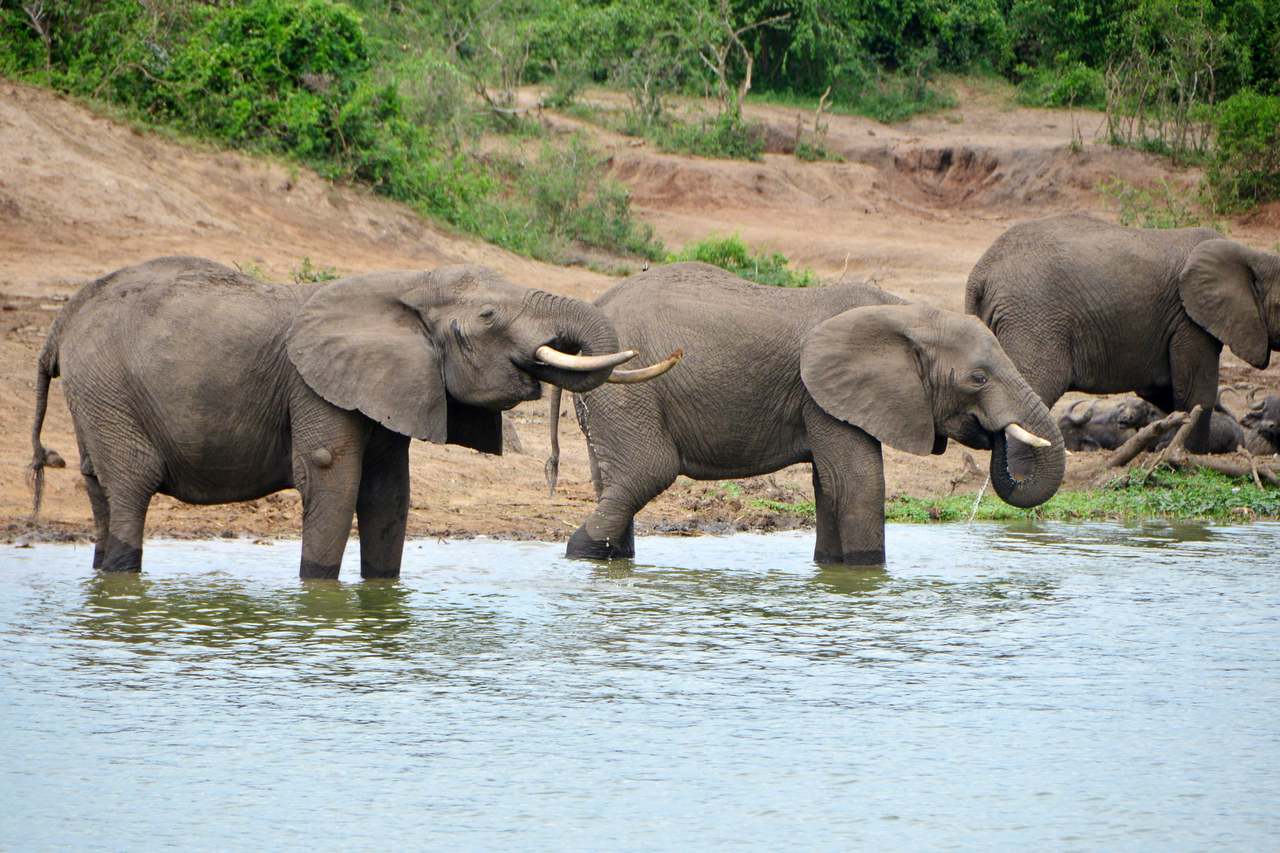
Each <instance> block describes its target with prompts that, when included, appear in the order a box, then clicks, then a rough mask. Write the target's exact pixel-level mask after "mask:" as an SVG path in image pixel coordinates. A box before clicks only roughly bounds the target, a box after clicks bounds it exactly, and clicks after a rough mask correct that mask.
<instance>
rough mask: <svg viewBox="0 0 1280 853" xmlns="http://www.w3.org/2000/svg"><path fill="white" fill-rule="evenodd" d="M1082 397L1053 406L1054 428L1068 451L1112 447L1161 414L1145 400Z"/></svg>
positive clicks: (1161, 413)
mask: <svg viewBox="0 0 1280 853" xmlns="http://www.w3.org/2000/svg"><path fill="white" fill-rule="evenodd" d="M1083 403H1085V401H1084V400H1076V401H1075V402H1074V403H1072V404H1071V405H1070V406H1054V407H1053V409H1052V410H1051V411H1052V412H1053V413H1054V415H1055V417H1057V419H1058V429H1059V430H1060V431H1061V432H1062V440H1063V443H1064V444H1065V445H1066V448H1067V450H1069V451H1071V452H1072V453H1076V452H1079V451H1089V450H1115V449H1116V448H1117V447H1119V446H1120V445H1122V444H1124V443H1125V442H1126V441H1128V440H1129V439H1130V438H1132V437H1133V436H1134V435H1135V434H1136V433H1137V432H1138V430H1140V429H1142V428H1143V427H1144V426H1146V425H1147V424H1149V423H1153V422H1155V421H1158V420H1160V418H1162V417H1163V416H1164V413H1163V412H1161V411H1160V410H1159V409H1157V408H1156V407H1155V406H1153V405H1151V404H1150V403H1148V402H1147V401H1146V400H1143V399H1140V398H1138V397H1124V398H1121V399H1119V400H1091V401H1089V402H1088V405H1087V406H1085V407H1084V408H1081V404H1083Z"/></svg>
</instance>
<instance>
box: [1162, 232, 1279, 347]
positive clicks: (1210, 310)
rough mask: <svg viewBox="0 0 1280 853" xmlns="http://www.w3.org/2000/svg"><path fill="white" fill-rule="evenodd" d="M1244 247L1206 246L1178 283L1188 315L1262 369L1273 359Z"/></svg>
mask: <svg viewBox="0 0 1280 853" xmlns="http://www.w3.org/2000/svg"><path fill="white" fill-rule="evenodd" d="M1246 252H1247V250H1246V249H1245V247H1244V246H1241V245H1240V244H1239V243H1236V242H1234V241H1232V240H1206V241H1205V242H1203V243H1201V244H1200V245H1198V246H1196V247H1195V249H1193V250H1192V252H1191V255H1190V256H1189V257H1188V258H1187V262H1186V264H1184V265H1183V267H1182V274H1181V275H1180V276H1179V278H1178V294H1179V296H1180V297H1181V298H1182V307H1183V308H1185V309H1186V312H1187V315H1188V316H1189V317H1191V319H1192V320H1194V321H1195V322H1196V325H1198V326H1200V327H1202V328H1203V329H1205V331H1207V332H1208V333H1209V334H1211V335H1213V336H1214V337H1215V338H1217V339H1218V340H1220V341H1222V342H1223V343H1224V344H1226V345H1227V346H1229V347H1231V351H1232V352H1234V353H1235V354H1236V355H1238V356H1240V357H1241V358H1242V359H1244V360H1245V361H1247V362H1249V363H1250V364H1252V365H1253V366H1254V367H1257V368H1259V369H1261V368H1264V367H1266V366H1267V363H1268V362H1269V361H1270V359H1271V347H1270V341H1269V340H1268V336H1267V326H1266V323H1265V321H1264V320H1263V318H1262V305H1261V302H1260V301H1259V298H1258V295H1257V291H1256V289H1255V287H1254V280H1253V269H1252V267H1250V266H1249V262H1248V258H1247V256H1246V254H1245V253H1246Z"/></svg>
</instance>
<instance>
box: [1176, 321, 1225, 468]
mask: <svg viewBox="0 0 1280 853" xmlns="http://www.w3.org/2000/svg"><path fill="white" fill-rule="evenodd" d="M1221 353H1222V344H1221V343H1219V342H1218V341H1217V339H1215V338H1213V337H1212V336H1211V335H1210V334H1209V333H1208V332H1206V331H1204V330H1203V329H1201V328H1200V327H1199V326H1196V325H1194V324H1193V323H1190V322H1187V323H1183V324H1182V326H1180V327H1179V328H1178V330H1177V331H1176V332H1174V333H1173V337H1172V338H1171V339H1170V341H1169V372H1170V373H1171V374H1172V377H1173V407H1174V408H1176V409H1179V410H1181V411H1188V412H1189V411H1191V410H1192V409H1193V408H1195V407H1196V406H1200V407H1201V412H1200V417H1199V419H1198V420H1197V421H1196V423H1194V424H1192V425H1191V431H1190V433H1189V434H1188V435H1187V450H1189V451H1191V452H1192V453H1208V452H1209V445H1210V441H1209V429H1210V426H1211V421H1212V416H1213V407H1214V406H1215V405H1216V404H1217V402H1218V359H1219V356H1220V355H1221Z"/></svg>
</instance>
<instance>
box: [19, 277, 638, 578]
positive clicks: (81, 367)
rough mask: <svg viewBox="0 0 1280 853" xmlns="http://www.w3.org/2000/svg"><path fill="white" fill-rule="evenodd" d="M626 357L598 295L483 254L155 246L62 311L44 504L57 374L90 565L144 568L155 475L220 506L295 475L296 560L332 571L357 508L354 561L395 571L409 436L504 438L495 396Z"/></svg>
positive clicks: (40, 399)
mask: <svg viewBox="0 0 1280 853" xmlns="http://www.w3.org/2000/svg"><path fill="white" fill-rule="evenodd" d="M634 355H635V353H632V352H625V351H621V349H620V347H619V346H618V336H617V333H616V332H615V330H614V328H613V326H612V324H611V323H610V322H609V320H608V318H607V317H606V316H605V315H604V313H603V312H602V311H600V310H599V309H597V308H595V307H593V306H591V305H590V304H588V303H585V302H581V301H579V300H576V299H569V298H566V297H563V296H558V295H555V294H551V293H547V292H544V291H539V290H530V289H526V288H523V287H518V286H516V285H515V284H512V283H511V282H509V281H506V280H505V279H503V278H502V277H501V276H500V275H498V274H497V273H496V272H494V271H493V270H490V269H486V268H484V267H479V266H452V267H442V268H440V269H436V270H433V271H429V272H385V273H375V274H370V275H360V276H354V277H351V278H343V279H338V280H336V281H329V282H323V283H319V284H307V285H278V284H269V283H264V282H260V281H257V280H255V279H253V278H250V277H249V276H246V275H243V274H242V273H240V272H237V271H236V270H233V269H230V268H228V267H225V266H222V265H221V264H217V263H214V262H212V261H207V260H202V259H200V258H189V257H168V258H159V259H156V260H153V261H148V262H147V263H144V264H140V265H138V266H133V267H128V268H126V269H121V270H118V271H116V272H114V273H111V274H110V275H108V276H105V277H103V278H100V279H98V280H97V281H94V282H92V283H90V284H87V285H85V286H84V287H83V288H82V289H81V290H80V291H79V292H78V293H77V294H76V295H75V296H74V297H73V298H72V299H71V300H70V302H68V303H67V305H66V306H64V307H63V309H62V311H61V312H60V313H59V315H58V317H57V318H56V319H55V321H54V324H53V328H52V329H51V330H50V332H49V336H48V339H47V340H46V342H45V345H44V349H43V350H42V352H41V353H40V358H39V368H38V373H37V383H36V391H37V394H36V415H35V424H34V426H33V428H32V445H33V454H34V458H33V460H32V464H31V475H32V479H33V481H34V482H33V485H34V487H35V511H36V512H37V513H38V512H39V506H40V492H41V487H42V478H43V476H44V468H45V467H46V465H56V464H57V463H58V462H59V461H60V457H58V456H57V455H56V454H55V453H53V452H52V451H50V450H48V449H47V448H45V447H43V446H42V444H41V441H40V432H41V427H42V425H43V422H44V416H45V409H46V405H47V401H48V391H49V383H50V380H52V379H53V378H55V377H59V376H61V377H62V381H63V384H64V387H65V391H66V399H67V403H68V406H69V408H70V409H71V417H72V421H73V422H74V424H75V433H76V442H77V444H78V445H79V451H80V470H81V472H82V474H83V475H84V482H85V487H86V490H87V491H88V494H89V501H90V504H91V505H92V508H93V519H94V526H95V531H96V545H95V547H94V554H93V565H94V566H95V567H96V568H100V569H103V570H106V571H137V570H138V569H139V568H140V567H141V563H142V540H143V524H144V521H145V518H146V513H147V507H148V504H149V503H150V500H151V496H152V495H154V494H156V493H157V492H158V493H161V494H166V495H172V496H173V497H176V498H178V499H179V500H183V501H186V502H188V503H194V504H214V503H224V502H228V501H241V500H250V499H254V498H259V497H262V496H264V495H267V494H270V493H272V492H275V491H279V490H280V489H285V488H289V487H293V488H296V489H298V490H299V491H300V492H301V493H302V511H303V521H302V561H301V569H300V573H301V575H302V576H303V577H308V578H316V577H336V576H337V575H338V569H339V566H340V564H341V561H342V552H343V550H344V548H345V546H346V542H347V537H348V534H349V532H350V529H351V523H352V517H353V516H356V517H358V519H359V524H360V572H361V575H362V576H364V577H366V578H370V577H394V576H396V575H398V574H399V572H400V561H401V555H402V551H403V547H404V536H405V524H406V520H407V515H408V509H409V439H410V438H419V439H423V440H426V441H431V442H436V443H444V442H448V443H450V444H459V445H462V446H464V447H472V448H475V449H477V450H482V451H485V452H488V453H501V451H502V416H501V413H502V411H503V410H504V409H509V408H511V407H512V406H514V405H516V404H517V403H519V402H520V401H522V400H532V399H536V398H537V397H538V396H539V395H540V393H541V384H540V383H542V382H548V383H551V384H552V385H555V386H557V387H563V388H567V389H569V390H571V391H577V392H587V391H590V390H591V389H593V388H595V387H597V386H599V385H601V384H603V383H604V382H606V381H607V380H609V379H610V378H611V376H612V375H613V374H614V369H615V368H616V367H617V366H618V365H619V364H622V363H623V362H626V361H628V360H630V359H631V358H632V357H633V356H634ZM645 375H648V374H647V373H646V374H645ZM619 378H625V375H624V376H620V377H619Z"/></svg>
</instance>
